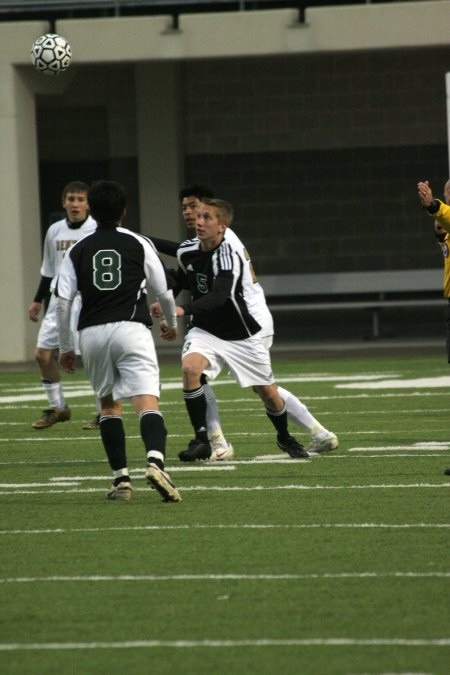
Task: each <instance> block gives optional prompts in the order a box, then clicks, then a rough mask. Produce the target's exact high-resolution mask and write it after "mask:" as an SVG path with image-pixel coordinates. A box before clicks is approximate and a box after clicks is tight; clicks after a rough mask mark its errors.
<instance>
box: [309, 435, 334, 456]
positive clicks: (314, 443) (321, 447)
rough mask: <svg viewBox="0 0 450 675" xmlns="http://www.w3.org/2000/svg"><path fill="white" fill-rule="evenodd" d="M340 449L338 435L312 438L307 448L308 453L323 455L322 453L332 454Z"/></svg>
mask: <svg viewBox="0 0 450 675" xmlns="http://www.w3.org/2000/svg"><path fill="white" fill-rule="evenodd" d="M337 447H338V438H337V436H336V434H332V433H329V434H328V436H325V438H321V439H320V440H319V439H318V438H312V439H311V440H310V442H309V443H308V445H307V446H306V451H307V452H317V453H318V454H321V453H322V452H330V451H331V450H336V448H337Z"/></svg>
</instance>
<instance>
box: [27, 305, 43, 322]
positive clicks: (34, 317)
mask: <svg viewBox="0 0 450 675" xmlns="http://www.w3.org/2000/svg"><path fill="white" fill-rule="evenodd" d="M41 307H42V303H40V302H32V303H31V305H30V306H29V307H28V316H29V317H30V319H31V321H34V323H37V321H39V312H40V311H41Z"/></svg>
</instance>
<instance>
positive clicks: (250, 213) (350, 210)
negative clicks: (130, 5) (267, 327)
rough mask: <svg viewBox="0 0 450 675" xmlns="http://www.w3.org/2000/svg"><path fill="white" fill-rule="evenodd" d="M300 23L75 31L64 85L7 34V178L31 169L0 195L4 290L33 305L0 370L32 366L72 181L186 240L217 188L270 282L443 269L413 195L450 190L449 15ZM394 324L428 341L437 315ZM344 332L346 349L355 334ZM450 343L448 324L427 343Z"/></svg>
mask: <svg viewBox="0 0 450 675" xmlns="http://www.w3.org/2000/svg"><path fill="white" fill-rule="evenodd" d="M296 19H297V13H296V12H292V11H290V10H283V11H279V12H275V11H273V12H272V11H271V12H264V11H261V12H251V13H250V12H249V13H245V16H244V15H243V14H242V13H238V14H236V15H235V14H233V13H231V14H227V15H226V16H225V15H217V14H215V15H196V16H186V17H183V16H182V17H180V30H179V31H173V30H171V28H170V20H169V18H168V17H153V18H151V19H150V18H148V19H143V18H139V19H136V20H134V19H129V18H128V19H120V18H115V19H98V20H92V19H90V20H89V21H87V20H73V21H69V20H68V21H62V22H59V23H58V24H57V26H56V29H57V31H58V32H60V33H61V34H63V35H65V36H66V37H67V38H68V39H69V41H70V42H71V43H72V46H73V49H74V53H75V57H74V63H73V65H72V66H71V68H70V69H69V71H68V72H67V73H66V74H64V76H63V77H60V78H57V81H55V80H54V79H53V78H51V79H50V78H45V77H43V76H42V75H39V74H38V73H35V72H34V71H33V69H32V68H31V66H29V65H28V64H27V61H28V53H29V47H30V44H31V42H32V40H33V39H34V37H35V36H37V35H38V34H40V33H42V32H45V31H46V30H47V28H46V27H45V25H43V24H38V23H36V24H33V25H32V26H30V25H29V24H26V25H24V24H20V23H16V24H14V26H12V24H0V34H1V35H2V37H3V38H4V39H3V41H2V42H1V45H2V46H1V48H0V63H1V65H2V70H1V73H0V77H1V78H2V83H4V82H8V80H9V82H10V83H12V84H13V85H14V87H15V89H16V91H22V97H21V99H20V100H17V97H16V98H13V97H12V98H11V101H12V103H11V105H10V104H9V103H8V106H6V105H5V102H3V105H2V107H1V108H0V142H1V145H2V151H3V150H4V149H5V148H6V150H7V151H6V152H2V160H0V161H2V162H3V164H4V166H5V167H9V169H11V168H13V169H14V167H15V164H16V163H17V157H19V159H20V166H21V167H22V173H21V172H20V171H19V170H18V171H11V170H10V171H9V175H8V180H6V181H3V184H1V185H0V194H2V195H3V200H2V202H3V203H4V204H5V203H7V204H8V206H7V208H6V212H7V215H8V219H7V224H6V229H5V231H4V233H3V235H4V237H5V242H7V246H6V247H5V246H3V247H2V251H1V252H0V256H1V257H2V259H3V258H4V260H3V265H2V266H0V275H1V279H2V286H3V287H4V288H7V287H9V288H11V280H12V282H13V283H12V286H13V287H16V288H20V295H16V299H12V298H11V297H10V295H9V294H6V296H4V297H3V299H2V315H3V316H5V315H7V316H9V317H10V322H9V327H8V330H7V331H6V332H5V331H3V332H2V340H1V342H0V361H22V360H28V359H29V358H30V355H31V354H32V347H33V346H34V341H35V337H36V327H35V326H33V325H30V322H29V321H28V319H27V318H26V308H27V306H28V304H29V302H30V301H31V299H32V295H33V293H34V288H35V286H36V284H37V281H38V278H39V274H38V270H39V263H40V247H39V244H38V242H39V237H40V234H41V232H40V230H41V227H42V235H43V233H44V232H45V228H46V227H47V226H48V224H49V220H51V214H52V213H53V212H55V211H56V210H57V209H58V208H59V195H60V192H61V188H62V186H63V185H64V183H65V182H67V180H71V179H72V178H74V177H78V178H81V179H83V178H84V179H86V180H93V179H95V178H99V177H105V176H107V177H110V178H114V179H117V180H121V181H122V182H124V183H125V185H126V186H127V188H128V190H129V192H130V217H129V221H128V224H129V225H130V226H131V227H133V228H134V229H138V230H139V229H140V230H141V231H144V232H150V231H152V232H154V233H155V234H156V235H166V236H169V235H170V236H173V237H174V238H182V237H183V234H184V233H183V229H182V226H181V224H180V221H179V215H178V205H177V193H178V189H179V187H180V186H181V185H183V184H185V183H190V182H194V181H205V182H207V183H208V184H210V185H212V186H213V187H214V188H215V190H216V191H217V193H218V194H220V195H221V196H224V197H226V198H228V199H230V201H232V202H233V203H234V205H235V207H236V229H237V230H238V231H239V232H240V233H241V234H242V237H243V239H244V240H245V242H246V243H247V245H248V248H249V249H250V251H251V253H252V256H253V258H254V260H255V266H256V268H257V270H258V271H259V273H261V274H262V273H264V274H268V273H276V272H281V271H283V272H296V271H302V272H314V271H316V272H324V271H325V272H326V271H327V270H332V271H341V270H342V271H344V270H348V271H351V270H367V269H369V270H370V269H392V268H405V269H406V268H420V267H433V266H436V267H438V266H440V265H441V259H440V256H439V253H438V252H437V247H436V243H435V241H434V238H433V236H432V232H431V223H430V222H429V221H427V219H426V218H425V217H424V216H423V214H422V213H421V211H420V210H419V208H418V206H417V200H416V195H415V183H416V182H417V180H418V179H421V178H429V179H430V181H431V182H432V185H433V186H434V187H435V189H436V190H437V191H438V192H439V191H440V190H441V188H442V185H443V183H444V181H445V180H446V178H447V177H448V170H449V169H448V149H447V148H448V145H447V128H446V124H447V122H446V100H445V72H446V70H448V69H449V66H448V64H449V63H450V58H449V56H450V47H449V46H448V44H447V43H448V39H447V34H446V33H447V27H448V25H449V22H448V19H450V2H413V3H399V4H398V5H396V4H395V3H392V4H390V5H371V6H370V7H366V6H363V7H359V6H358V7H356V6H352V7H346V8H317V9H312V10H308V11H307V16H306V24H305V25H299V24H298V23H297V21H296ZM11 36H14V40H15V42H14V50H13V55H12V56H11V54H10V53H9V51H8V49H9V47H8V44H9V43H11V41H12V37H11ZM75 46H76V47H75ZM3 91H5V90H3ZM6 91H8V92H9V91H10V89H6ZM23 99H27V101H28V102H26V101H25V102H24V100H23ZM30 99H32V100H33V101H34V104H35V110H33V106H32V103H31V104H30ZM33 101H32V102H33ZM8 102H10V99H8ZM30 106H31V107H30ZM24 111H25V112H26V113H27V114H24ZM34 113H35V114H34ZM11 120H13V121H14V124H16V129H14V128H13V129H12V131H13V133H12V132H11ZM20 124H22V127H20ZM34 125H35V126H34ZM20 129H21V131H20V133H19V130H20ZM24 129H26V133H25V134H24ZM18 137H20V138H21V139H22V141H21V142H20V143H19V141H18ZM24 138H26V143H25V144H24V142H23V139H24ZM6 140H7V142H6ZM6 170H7V171H8V169H6ZM38 170H39V173H38ZM24 171H25V173H23V172H24ZM2 175H5V174H4V173H3V174H2ZM38 175H39V180H38ZM24 197H26V200H25V202H24ZM24 203H26V206H24ZM24 209H26V213H24ZM38 214H40V216H39V215H38ZM39 221H40V222H39ZM12 235H13V236H12ZM25 243H31V246H30V248H28V247H27V246H25ZM36 244H37V245H36ZM11 268H13V269H11ZM297 318H298V317H296V318H295V320H294V319H292V320H291V321H290V324H288V325H287V326H285V327H283V328H282V329H281V330H280V332H281V333H283V332H285V333H286V336H290V337H293V338H296V339H297V338H300V339H301V338H302V337H306V338H309V337H314V338H320V337H322V336H323V337H324V338H328V337H329V332H327V330H328V329H327V326H326V323H325V325H321V323H320V321H319V317H311V320H310V321H308V323H310V324H312V325H311V327H310V329H309V330H310V334H307V333H305V332H304V331H299V330H297V329H296V328H295V326H296V324H297ZM358 320H359V319H358V318H356V319H355V321H358ZM321 321H323V320H321ZM389 321H391V323H390V324H389V326H390V327H389V326H388V330H389V331H390V332H392V333H395V332H396V331H397V332H398V330H400V329H401V330H408V329H411V327H412V329H413V330H416V331H417V330H422V329H421V328H420V327H419V326H418V324H417V322H419V323H420V322H421V326H422V325H423V313H421V316H420V317H417V316H416V317H415V316H414V313H411V314H410V315H408V316H406V317H404V319H403V320H402V321H401V323H400V324H399V322H398V321H397V324H398V325H395V323H396V317H392V319H389ZM410 321H412V323H410ZM27 322H28V323H27ZM340 323H342V326H341V328H339V324H340ZM399 326H401V328H400V327H399ZM335 328H336V334H337V335H345V334H346V331H347V330H348V329H349V322H348V321H346V320H345V319H344V320H342V321H336V322H335ZM441 329H442V326H441V316H440V314H439V316H438V314H437V311H436V310H433V315H432V316H431V315H430V317H429V320H428V322H427V328H426V331H428V332H437V334H439V331H441ZM352 330H353V334H355V326H354V327H353V329H352ZM363 333H364V327H363V326H361V327H359V326H357V327H356V334H355V336H356V337H358V336H361V335H362V334H363ZM349 337H350V335H349Z"/></svg>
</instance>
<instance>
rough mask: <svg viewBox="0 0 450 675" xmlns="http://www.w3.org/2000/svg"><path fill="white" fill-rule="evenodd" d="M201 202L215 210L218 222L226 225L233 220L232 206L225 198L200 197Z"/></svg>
mask: <svg viewBox="0 0 450 675" xmlns="http://www.w3.org/2000/svg"><path fill="white" fill-rule="evenodd" d="M202 203H203V204H205V206H213V207H214V208H215V209H216V212H217V218H218V220H219V222H220V223H221V224H223V225H226V226H227V227H228V226H229V225H231V223H232V222H233V216H234V212H233V207H232V206H231V204H230V202H227V201H225V199H217V197H205V198H204V199H202Z"/></svg>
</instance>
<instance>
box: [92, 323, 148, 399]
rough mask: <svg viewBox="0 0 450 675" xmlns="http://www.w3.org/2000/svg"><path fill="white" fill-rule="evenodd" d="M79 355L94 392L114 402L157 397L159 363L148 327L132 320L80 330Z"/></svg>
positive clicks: (99, 396)
mask: <svg viewBox="0 0 450 675" xmlns="http://www.w3.org/2000/svg"><path fill="white" fill-rule="evenodd" d="M80 348H81V358H82V359H83V365H84V368H85V370H86V373H87V375H88V377H89V380H90V382H91V385H92V388H93V390H94V392H95V395H96V396H97V397H98V398H104V397H105V396H108V395H109V394H112V395H113V399H114V400H115V401H117V400H119V399H125V398H129V397H130V396H138V395H139V394H147V395H150V396H156V397H158V398H159V392H160V387H159V366H158V359H157V356H156V351H155V344H154V342H153V337H152V333H151V331H150V328H147V326H144V324H142V323H137V322H135V321H117V322H115V323H105V324H100V325H98V326H89V328H83V329H82V330H81V331H80Z"/></svg>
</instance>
